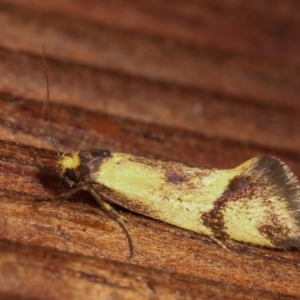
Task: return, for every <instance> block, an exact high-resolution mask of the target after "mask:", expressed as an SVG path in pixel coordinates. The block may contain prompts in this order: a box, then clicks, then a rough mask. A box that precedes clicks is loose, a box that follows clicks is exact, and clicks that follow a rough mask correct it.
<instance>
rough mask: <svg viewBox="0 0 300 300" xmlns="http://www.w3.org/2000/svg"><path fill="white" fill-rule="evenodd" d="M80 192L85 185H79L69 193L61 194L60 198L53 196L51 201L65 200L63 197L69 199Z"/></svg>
mask: <svg viewBox="0 0 300 300" xmlns="http://www.w3.org/2000/svg"><path fill="white" fill-rule="evenodd" d="M80 190H83V185H79V186H77V187H75V188H73V189H71V190H69V191H68V192H66V193H61V194H60V195H58V196H52V197H51V199H56V198H63V197H67V198H69V197H70V196H72V195H73V194H75V193H77V192H79V191H80Z"/></svg>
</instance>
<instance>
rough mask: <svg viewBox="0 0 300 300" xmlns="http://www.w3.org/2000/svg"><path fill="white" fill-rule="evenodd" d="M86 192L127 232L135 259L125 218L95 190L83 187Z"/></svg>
mask: <svg viewBox="0 0 300 300" xmlns="http://www.w3.org/2000/svg"><path fill="white" fill-rule="evenodd" d="M83 189H84V190H86V191H87V192H89V193H90V194H91V195H92V196H93V197H94V198H95V200H96V201H97V202H98V204H100V206H101V207H102V209H103V210H104V211H105V212H106V213H107V214H108V215H109V216H110V217H111V218H112V219H114V220H115V221H116V222H118V223H119V225H120V226H121V227H122V229H123V231H124V232H125V234H126V236H127V239H128V243H129V249H130V258H132V257H133V241H132V238H131V235H130V233H129V231H128V229H127V227H126V225H125V223H124V221H123V219H124V218H123V217H122V216H121V215H119V214H118V213H117V212H116V211H115V209H114V208H113V207H112V206H110V205H109V204H108V203H107V202H105V201H104V200H103V199H102V198H104V197H103V196H100V195H98V194H97V193H96V192H95V190H94V189H93V188H91V187H88V186H84V187H83Z"/></svg>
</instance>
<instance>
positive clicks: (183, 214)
mask: <svg viewBox="0 0 300 300" xmlns="http://www.w3.org/2000/svg"><path fill="white" fill-rule="evenodd" d="M44 59H45V56H44ZM45 74H46V81H47V104H48V114H49V115H48V117H49V126H50V130H51V136H52V140H53V143H54V146H55V148H56V150H57V153H58V155H59V160H58V164H57V165H58V169H59V172H60V175H61V177H62V178H63V179H64V180H65V181H66V182H67V183H68V184H69V185H70V187H73V189H72V190H70V192H69V193H67V195H68V196H69V195H71V194H73V193H75V192H77V191H79V190H85V191H87V192H89V193H90V194H91V195H92V196H93V197H94V198H95V200H96V201H97V202H98V203H99V204H100V206H101V207H102V209H103V210H104V211H106V212H107V213H108V214H109V215H110V216H111V217H112V218H114V219H115V220H116V221H117V222H118V223H119V224H120V225H121V226H122V228H123V230H124V231H125V233H126V235H127V238H128V241H129V245H130V253H131V256H132V255H133V242H132V239H131V236H130V234H129V232H128V230H127V228H126V226H125V223H124V221H123V219H122V217H121V216H120V215H119V214H118V213H117V212H116V211H115V210H114V209H113V208H112V206H111V205H110V204H109V203H116V204H118V205H120V206H122V207H124V208H126V209H128V210H131V211H134V212H136V213H139V214H142V215H146V216H149V217H151V218H154V219H158V220H161V221H164V222H166V223H169V224H172V225H175V226H178V227H181V228H185V229H188V230H191V231H193V232H197V233H202V234H207V235H209V236H210V237H212V238H213V239H214V240H215V241H218V238H223V239H232V240H236V241H239V242H244V243H250V244H254V245H259V246H266V247H273V248H282V249H286V248H290V247H294V246H298V245H300V243H299V241H300V218H299V217H300V187H299V183H298V181H297V178H296V177H295V175H294V174H293V173H292V172H291V170H290V169H289V167H288V166H287V165H285V164H284V163H283V162H282V161H281V160H279V159H277V158H274V157H268V156H267V157H261V158H253V159H250V160H248V161H246V162H245V163H243V164H242V165H240V166H238V167H236V168H234V169H228V170H218V169H204V168H193V167H188V166H186V165H184V164H181V163H176V162H165V161H160V160H153V159H147V158H143V157H137V156H134V155H130V154H124V153H117V152H110V151H108V150H99V149H92V150H84V151H80V152H75V153H71V154H66V155H62V156H61V155H60V154H59V151H58V147H57V145H56V141H55V139H54V137H53V130H52V124H51V117H50V110H49V84H48V77H47V72H46V69H45Z"/></svg>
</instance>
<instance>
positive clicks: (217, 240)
mask: <svg viewBox="0 0 300 300" xmlns="http://www.w3.org/2000/svg"><path fill="white" fill-rule="evenodd" d="M209 237H210V238H211V239H212V240H213V241H214V242H216V243H217V244H218V245H219V246H221V247H222V248H223V249H224V250H226V251H227V252H230V250H229V249H228V247H227V246H226V245H225V244H223V243H222V242H221V241H220V240H219V239H217V238H215V237H214V236H213V235H210V236H209Z"/></svg>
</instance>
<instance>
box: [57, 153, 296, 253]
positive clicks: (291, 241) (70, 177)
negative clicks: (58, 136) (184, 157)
mask: <svg viewBox="0 0 300 300" xmlns="http://www.w3.org/2000/svg"><path fill="white" fill-rule="evenodd" d="M58 167H59V170H60V173H61V176H62V177H63V178H64V179H65V180H66V181H67V182H68V183H69V184H70V185H71V186H74V187H77V190H78V189H85V190H87V191H88V192H90V193H91V194H92V195H93V196H94V197H95V198H96V200H97V201H98V202H99V203H100V204H101V206H102V207H103V208H104V209H105V210H106V211H109V212H111V211H112V210H113V209H112V208H111V207H110V206H109V204H108V203H107V201H108V202H113V203H116V204H118V205H120V206H122V207H125V208H127V209H129V210H131V211H134V212H136V213H139V214H142V215H146V216H149V217H151V218H154V219H158V220H161V221H164V222H166V223H169V224H172V225H175V226H178V227H181V228H184V229H188V230H191V231H194V232H197V233H202V234H207V235H209V236H211V237H213V238H214V239H216V238H224V239H232V240H236V241H240V242H245V243H251V244H254V245H259V246H266V247H273V248H290V247H294V246H297V245H299V244H300V219H299V216H300V187H299V184H298V181H297V179H296V177H295V175H294V174H293V173H292V172H291V171H290V169H289V168H288V167H287V166H286V165H285V164H284V163H283V162H282V161H280V160H279V159H277V158H274V157H261V158H253V159H251V160H249V161H246V162H245V163H243V164H242V165H240V166H238V167H236V168H234V169H228V170H218V169H204V168H194V167H188V166H186V165H184V164H180V163H176V162H165V161H160V160H153V159H147V158H143V157H137V156H134V155H130V154H124V153H115V152H110V151H108V150H85V151H80V152H75V153H72V154H69V155H64V156H62V157H61V158H60V160H59V162H58ZM97 195H98V196H97ZM98 197H99V198H98ZM100 198H101V199H102V200H99V199H100ZM105 205H106V207H105ZM116 214H117V213H116ZM113 217H114V218H115V219H117V217H115V216H113ZM118 217H119V219H118V220H117V221H118V222H119V223H120V222H122V220H121V218H120V216H119V215H118ZM121 226H122V227H123V229H124V228H125V229H124V230H126V227H125V225H124V223H123V225H121ZM126 233H127V236H128V239H129V241H130V242H131V243H132V241H131V237H130V234H129V233H128V232H127V230H126Z"/></svg>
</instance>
